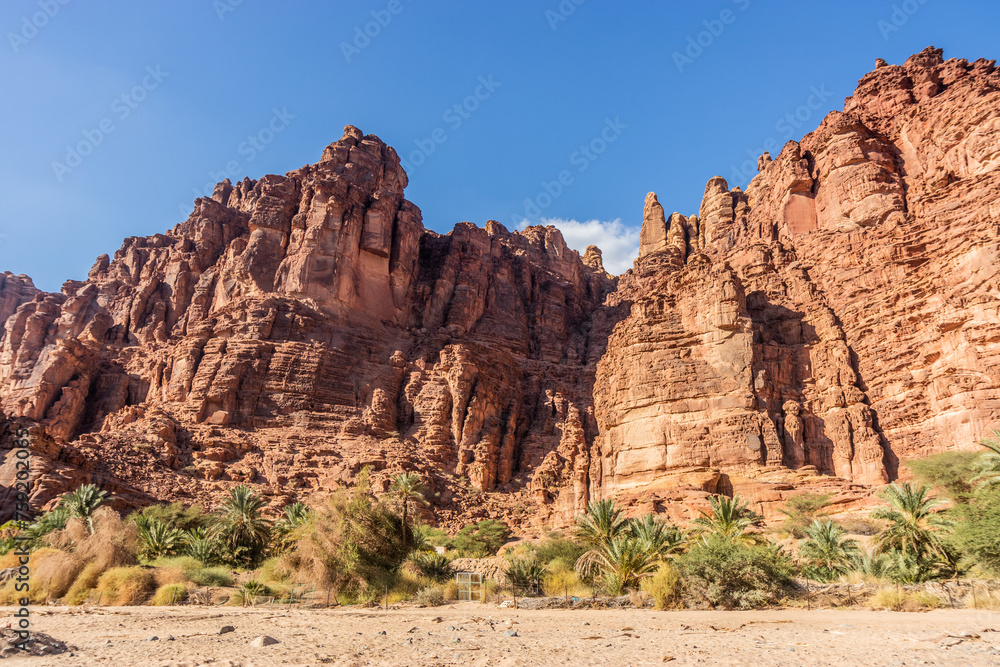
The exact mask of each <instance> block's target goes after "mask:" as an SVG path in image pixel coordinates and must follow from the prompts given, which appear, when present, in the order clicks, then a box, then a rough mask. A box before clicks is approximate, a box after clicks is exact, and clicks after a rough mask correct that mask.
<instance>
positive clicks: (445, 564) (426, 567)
mask: <svg viewBox="0 0 1000 667" xmlns="http://www.w3.org/2000/svg"><path fill="white" fill-rule="evenodd" d="M410 561H411V562H412V563H413V565H414V567H415V568H416V569H417V571H418V572H420V574H421V575H423V576H425V577H427V578H428V579H432V580H434V581H439V582H440V581H445V580H447V579H448V578H450V577H451V576H452V574H453V571H452V569H451V561H449V560H448V558H447V557H446V556H444V555H442V554H438V553H418V554H414V555H412V556H410Z"/></svg>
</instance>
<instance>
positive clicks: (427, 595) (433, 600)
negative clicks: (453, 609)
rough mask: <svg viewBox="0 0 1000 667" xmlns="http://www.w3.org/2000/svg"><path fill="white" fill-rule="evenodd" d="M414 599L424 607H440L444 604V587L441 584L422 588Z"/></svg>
mask: <svg viewBox="0 0 1000 667" xmlns="http://www.w3.org/2000/svg"><path fill="white" fill-rule="evenodd" d="M413 601H414V602H416V603H417V604H419V605H421V606H424V607H440V606H441V605H443V604H444V589H442V588H441V587H440V586H428V587H427V588H424V589H422V590H420V591H419V592H418V593H417V595H416V597H414V598H413Z"/></svg>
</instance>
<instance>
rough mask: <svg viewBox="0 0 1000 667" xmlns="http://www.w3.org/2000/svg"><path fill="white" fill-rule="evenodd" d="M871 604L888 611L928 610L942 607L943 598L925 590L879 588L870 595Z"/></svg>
mask: <svg viewBox="0 0 1000 667" xmlns="http://www.w3.org/2000/svg"><path fill="white" fill-rule="evenodd" d="M871 604H872V607H874V608H875V609H885V610H888V611H929V610H931V609H940V608H941V607H943V606H944V600H942V599H941V598H939V597H937V596H936V595H931V594H930V593H927V592H925V591H916V592H908V591H904V590H900V589H897V588H881V589H879V590H878V591H876V592H875V595H873V596H872V601H871Z"/></svg>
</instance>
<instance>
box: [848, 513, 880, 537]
mask: <svg viewBox="0 0 1000 667" xmlns="http://www.w3.org/2000/svg"><path fill="white" fill-rule="evenodd" d="M837 523H839V524H840V527H841V528H843V529H844V532H845V533H847V534H848V535H869V536H870V535H878V534H879V533H880V532H881V531H882V528H883V523H882V522H881V521H879V520H878V519H872V518H869V517H866V516H849V517H845V518H843V519H840V520H838V521H837Z"/></svg>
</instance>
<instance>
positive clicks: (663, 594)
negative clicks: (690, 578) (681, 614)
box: [642, 563, 681, 610]
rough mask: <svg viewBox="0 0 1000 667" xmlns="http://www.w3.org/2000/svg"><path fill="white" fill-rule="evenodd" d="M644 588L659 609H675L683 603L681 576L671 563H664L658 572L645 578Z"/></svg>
mask: <svg viewBox="0 0 1000 667" xmlns="http://www.w3.org/2000/svg"><path fill="white" fill-rule="evenodd" d="M642 590H644V591H645V592H646V593H648V594H649V596H650V597H652V598H653V603H654V604H655V605H656V608H657V609H661V610H662V609H673V608H675V607H677V606H679V605H680V603H681V577H680V575H679V574H678V573H677V569H676V568H674V566H672V565H671V564H670V563H663V564H662V565H660V568H659V569H658V570H657V571H656V574H654V575H653V576H652V577H647V578H646V579H645V580H643V582H642Z"/></svg>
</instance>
